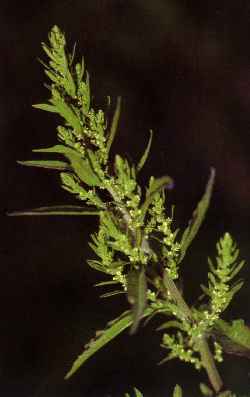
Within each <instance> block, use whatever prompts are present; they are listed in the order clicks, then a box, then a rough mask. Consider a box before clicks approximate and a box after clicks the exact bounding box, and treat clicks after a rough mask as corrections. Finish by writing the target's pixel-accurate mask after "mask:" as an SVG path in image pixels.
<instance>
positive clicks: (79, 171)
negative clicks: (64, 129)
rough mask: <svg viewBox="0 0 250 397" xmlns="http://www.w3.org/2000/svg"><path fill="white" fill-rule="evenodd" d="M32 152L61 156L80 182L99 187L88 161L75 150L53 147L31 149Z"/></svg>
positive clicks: (60, 146)
mask: <svg viewBox="0 0 250 397" xmlns="http://www.w3.org/2000/svg"><path fill="white" fill-rule="evenodd" d="M33 152H39V153H60V154H63V155H64V156H65V157H66V158H67V159H68V160H69V161H70V165H71V167H72V168H73V170H74V171H75V173H76V175H77V176H78V177H79V178H80V179H81V181H83V182H84V183H86V184H87V185H89V186H99V185H100V180H99V178H98V177H97V175H96V174H95V172H94V171H93V170H92V168H91V165H90V163H89V161H88V159H85V158H83V157H82V156H81V155H80V154H79V153H78V152H77V151H76V150H74V149H72V148H70V147H68V146H64V145H55V146H52V147H49V148H44V149H33Z"/></svg>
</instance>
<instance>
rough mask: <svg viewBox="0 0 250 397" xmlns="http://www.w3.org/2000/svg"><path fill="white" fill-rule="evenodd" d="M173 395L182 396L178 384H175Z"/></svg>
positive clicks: (174, 396)
mask: <svg viewBox="0 0 250 397" xmlns="http://www.w3.org/2000/svg"><path fill="white" fill-rule="evenodd" d="M173 397H182V388H181V387H180V386H179V385H176V386H175V388H174V393H173Z"/></svg>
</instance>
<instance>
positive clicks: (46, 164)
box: [17, 160, 70, 170]
mask: <svg viewBox="0 0 250 397" xmlns="http://www.w3.org/2000/svg"><path fill="white" fill-rule="evenodd" d="M17 163H18V164H21V165H26V166H28V167H41V168H49V169H52V170H67V169H70V167H69V164H68V163H65V161H59V160H27V161H17Z"/></svg>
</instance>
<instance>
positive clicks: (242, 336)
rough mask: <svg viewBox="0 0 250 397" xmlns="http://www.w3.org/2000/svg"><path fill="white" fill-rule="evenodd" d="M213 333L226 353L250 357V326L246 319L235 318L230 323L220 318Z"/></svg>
mask: <svg viewBox="0 0 250 397" xmlns="http://www.w3.org/2000/svg"><path fill="white" fill-rule="evenodd" d="M212 335H213V337H214V338H215V339H216V340H218V342H219V343H220V344H221V346H222V348H223V350H224V351H225V352H226V353H229V354H235V355H238V356H245V357H248V358H250V327H248V326H247V325H245V322H244V320H242V319H238V320H234V321H233V322H232V324H230V323H228V322H227V321H224V320H222V319H218V320H217V321H216V322H215V326H214V328H213V330H212Z"/></svg>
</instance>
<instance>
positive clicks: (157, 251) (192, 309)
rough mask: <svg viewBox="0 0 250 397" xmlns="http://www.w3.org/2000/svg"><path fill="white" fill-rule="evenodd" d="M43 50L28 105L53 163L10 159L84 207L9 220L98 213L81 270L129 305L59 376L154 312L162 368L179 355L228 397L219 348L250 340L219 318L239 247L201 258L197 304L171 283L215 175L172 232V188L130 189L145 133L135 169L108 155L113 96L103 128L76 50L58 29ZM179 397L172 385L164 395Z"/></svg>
mask: <svg viewBox="0 0 250 397" xmlns="http://www.w3.org/2000/svg"><path fill="white" fill-rule="evenodd" d="M42 46H43V49H44V51H45V52H46V54H47V56H48V64H44V63H43V65H44V67H45V73H46V75H47V76H48V78H49V79H50V85H48V88H49V92H50V98H49V100H48V102H47V103H41V104H38V105H34V107H35V108H37V109H41V110H44V111H47V112H51V113H56V114H58V115H59V116H60V120H61V123H60V125H58V127H57V137H58V141H59V143H58V144H55V145H54V146H53V147H50V148H40V149H36V150H34V152H35V153H46V154H47V155H48V156H51V155H52V157H54V158H53V159H50V158H48V159H47V160H40V159H37V160H29V161H19V163H20V164H22V165H26V166H34V167H42V168H46V169H51V170H54V171H56V172H60V181H61V186H62V188H63V189H65V190H66V191H68V192H69V193H71V194H73V195H74V197H75V198H76V199H77V200H80V201H82V202H84V205H76V206H64V205H57V206H53V207H40V208H36V209H34V210H26V211H21V212H14V213H12V214H11V215H80V216H83V215H84V216H85V215H95V216H97V217H98V220H99V222H98V229H97V230H96V232H95V233H93V234H92V235H91V241H90V242H89V245H90V247H91V248H92V250H93V252H94V253H95V255H96V257H95V258H94V259H90V260H88V264H89V265H90V266H91V267H92V268H94V269H95V270H97V271H99V272H101V273H103V274H104V279H103V281H102V282H101V283H99V284H98V286H99V287H111V289H110V290H108V291H107V292H106V293H104V294H102V297H109V296H113V295H116V294H125V295H126V296H127V300H128V303H129V305H130V309H129V310H128V311H127V312H124V313H122V314H121V315H120V316H119V317H118V318H117V319H115V320H113V321H111V322H109V323H108V325H107V327H106V328H105V329H104V330H102V331H98V332H97V333H96V336H95V338H94V339H92V340H91V341H90V342H89V343H87V344H86V345H85V348H84V351H83V352H82V353H81V355H80V356H79V357H78V358H77V359H76V361H75V362H74V363H73V365H72V367H71V369H70V370H69V371H68V373H67V375H66V378H67V379H68V378H69V377H71V376H72V375H73V374H74V373H75V372H76V371H77V370H78V369H79V368H80V366H81V365H82V364H83V363H85V362H86V360H88V359H89V358H90V357H91V356H93V355H94V354H95V353H96V352H97V351H98V350H99V349H101V348H102V347H103V346H104V345H106V344H107V343H109V342H110V341H111V340H113V339H114V338H115V337H116V336H118V335H119V334H120V333H121V332H122V331H123V330H125V329H126V328H130V334H134V333H135V332H136V331H137V329H138V327H139V325H140V323H141V321H142V319H145V318H147V321H148V320H150V319H151V318H152V317H153V316H155V315H159V318H161V325H160V326H159V327H158V330H159V331H161V332H163V335H162V347H163V349H166V350H167V351H168V354H167V356H166V357H165V358H163V360H162V361H161V363H163V362H165V361H168V360H170V359H174V358H178V359H180V360H182V361H184V362H187V363H190V364H192V365H194V367H195V368H196V369H197V370H205V371H206V372H207V375H208V379H209V382H210V387H208V386H206V385H204V384H202V385H201V392H202V393H203V395H206V396H213V395H215V394H216V395H217V396H218V397H219V396H220V397H226V396H231V397H233V396H234V394H233V393H232V392H230V391H223V392H221V390H222V387H223V382H222V379H221V377H220V374H219V372H218V370H217V367H216V364H215V361H217V362H221V361H222V360H223V357H222V356H223V355H222V353H223V350H225V351H226V352H228V351H230V352H231V353H235V354H239V352H240V353H242V354H243V353H244V354H245V355H246V354H247V353H249V348H250V336H249V329H248V327H246V326H245V325H244V322H243V320H236V321H233V323H232V325H231V324H229V323H227V322H226V321H225V320H222V319H221V315H222V313H223V312H224V311H225V310H226V308H227V307H228V305H229V304H230V302H231V300H232V298H233V296H234V295H235V293H236V292H238V291H239V289H240V288H241V286H242V282H241V281H236V282H233V279H234V277H235V276H236V275H237V274H238V272H239V271H240V270H241V268H242V266H243V265H244V261H238V256H239V251H238V249H237V247H236V243H235V242H234V241H233V238H232V237H231V235H230V234H229V233H225V234H224V236H222V237H221V238H220V240H219V241H218V243H217V247H216V248H217V256H216V259H215V261H212V260H211V259H208V263H209V268H210V271H209V272H208V286H207V287H206V286H204V285H202V286H201V288H202V291H203V293H204V294H203V296H202V297H201V300H200V301H199V304H198V305H193V306H191V305H188V304H187V302H186V301H185V298H184V296H183V295H182V291H181V290H180V289H179V287H178V280H179V278H180V272H181V264H182V262H183V260H184V258H185V254H186V252H187V250H188V248H189V247H190V245H191V243H192V242H193V240H194V238H195V237H196V235H197V233H198V232H199V230H200V227H201V225H202V223H203V220H204V218H205V216H206V213H207V210H208V207H209V203H210V199H211V195H212V190H213V185H214V179H215V170H214V169H211V173H210V177H209V180H208V183H207V186H206V189H205V192H204V194H203V196H202V198H201V200H200V202H199V203H198V205H197V207H196V209H195V211H194V212H193V216H192V218H191V220H190V222H189V224H188V226H187V227H186V228H185V229H184V231H183V232H180V230H179V229H177V228H176V227H175V225H174V208H173V207H172V208H171V207H170V209H169V207H168V205H167V204H168V203H167V202H166V199H167V195H168V190H169V189H172V188H173V180H172V179H171V177H169V176H167V175H166V176H162V177H158V178H155V177H153V176H151V177H150V178H149V182H148V187H147V188H146V189H144V188H143V187H142V186H140V185H139V183H138V175H139V173H140V172H141V170H142V168H143V166H144V164H145V162H146V160H147V157H148V155H149V151H150V147H151V143H152V136H153V133H152V131H150V138H149V141H148V144H147V146H146V148H145V150H144V153H143V154H142V157H141V159H140V161H139V162H138V164H137V165H136V166H135V165H133V164H130V162H129V161H128V160H127V159H126V158H125V157H123V156H122V155H120V154H116V155H115V156H114V157H113V156H112V155H111V145H112V142H113V141H114V138H115V136H116V132H117V129H118V125H119V117H120V111H121V99H120V98H118V99H117V104H116V109H115V112H114V116H113V119H112V121H111V123H108V121H107V119H106V117H105V114H104V112H103V111H102V110H96V109H94V107H92V103H91V94H90V82H89V75H88V72H87V71H86V69H85V65H84V61H83V59H82V60H81V62H77V61H75V53H74V51H73V53H70V52H69V51H68V50H67V48H66V41H65V37H64V34H63V33H62V32H61V31H60V29H59V28H58V27H56V26H55V27H53V28H52V30H51V32H50V34H49V44H48V45H47V44H45V43H43V44H42ZM109 124H110V125H109ZM62 158H63V160H62ZM113 288H115V289H113ZM211 342H213V351H212V350H211ZM230 346H231V348H230ZM232 346H233V347H232ZM230 349H231V350H230ZM134 392H135V396H136V397H141V396H142V394H141V392H140V391H139V390H137V389H134ZM181 396H182V390H181V388H180V386H178V385H177V386H176V387H175V390H174V393H173V397H181ZM126 397H129V395H128V394H126Z"/></svg>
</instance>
